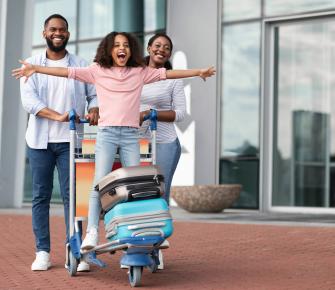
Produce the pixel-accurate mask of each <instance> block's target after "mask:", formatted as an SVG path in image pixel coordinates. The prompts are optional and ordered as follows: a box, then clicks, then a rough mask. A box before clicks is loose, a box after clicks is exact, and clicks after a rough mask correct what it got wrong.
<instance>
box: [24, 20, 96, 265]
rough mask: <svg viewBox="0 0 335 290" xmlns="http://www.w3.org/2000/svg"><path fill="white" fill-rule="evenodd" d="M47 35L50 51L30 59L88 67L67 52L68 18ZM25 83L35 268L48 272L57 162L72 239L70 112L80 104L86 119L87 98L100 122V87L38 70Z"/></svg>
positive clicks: (52, 23) (48, 26) (47, 25)
mask: <svg viewBox="0 0 335 290" xmlns="http://www.w3.org/2000/svg"><path fill="white" fill-rule="evenodd" d="M43 37H44V38H45V40H46V44H47V48H46V52H44V53H42V54H39V55H36V56H33V57H31V58H29V59H28V60H27V61H28V62H30V63H32V64H38V65H44V66H57V67H59V66H63V67H68V66H76V67H78V66H87V63H86V61H84V60H83V59H81V58H79V57H77V56H75V55H72V54H70V53H68V52H67V50H66V45H67V42H68V40H69V37H70V33H69V31H68V22H67V20H66V19H65V18H64V17H63V16H61V15H59V14H53V15H51V16H49V17H48V18H47V19H46V20H45V22H44V30H43ZM20 85H21V100H22V105H23V107H24V109H25V110H26V111H27V112H28V113H29V122H28V128H27V132H26V141H27V145H28V158H29V164H30V168H31V171H32V184H33V192H32V196H33V200H32V225H33V232H34V235H35V243H36V259H35V260H34V262H33V263H32V265H31V270H32V271H44V270H48V269H49V268H50V266H51V261H50V231H49V208H50V199H51V194H52V188H53V174H54V169H55V166H56V167H57V170H58V175H59V184H60V189H61V196H62V200H63V204H64V214H65V224H66V240H67V242H68V240H69V156H70V155H69V150H70V147H69V141H70V133H69V123H67V122H68V112H69V111H70V110H71V109H72V108H74V109H75V110H76V112H77V114H78V115H79V116H80V117H84V114H85V104H86V102H85V98H86V100H87V103H88V108H87V109H88V115H86V118H87V119H88V120H89V122H90V125H96V124H97V122H98V117H99V111H98V107H97V99H96V92H95V89H94V87H93V86H92V85H87V84H85V83H83V82H78V81H74V80H70V79H66V78H60V77H53V76H45V75H42V74H36V75H34V76H32V77H31V78H29V80H27V81H26V82H25V80H21V83H20ZM78 127H79V125H78ZM77 270H78V271H88V270H89V265H88V264H87V263H86V262H85V261H81V262H80V264H79V265H78V269H77Z"/></svg>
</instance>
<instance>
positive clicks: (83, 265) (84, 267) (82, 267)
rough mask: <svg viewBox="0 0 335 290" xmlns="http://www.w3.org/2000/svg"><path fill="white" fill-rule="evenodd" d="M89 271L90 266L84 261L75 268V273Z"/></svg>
mask: <svg viewBox="0 0 335 290" xmlns="http://www.w3.org/2000/svg"><path fill="white" fill-rule="evenodd" d="M89 271H90V264H89V263H87V262H86V261H84V260H80V263H79V264H78V267H77V272H89Z"/></svg>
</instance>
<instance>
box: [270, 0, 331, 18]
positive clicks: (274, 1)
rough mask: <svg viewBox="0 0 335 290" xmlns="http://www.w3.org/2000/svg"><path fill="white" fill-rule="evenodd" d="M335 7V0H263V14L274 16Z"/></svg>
mask: <svg viewBox="0 0 335 290" xmlns="http://www.w3.org/2000/svg"><path fill="white" fill-rule="evenodd" d="M330 8H335V0H294V1H293V0H265V15H266V16H275V15H284V14H292V13H299V12H310V11H313V10H322V9H330Z"/></svg>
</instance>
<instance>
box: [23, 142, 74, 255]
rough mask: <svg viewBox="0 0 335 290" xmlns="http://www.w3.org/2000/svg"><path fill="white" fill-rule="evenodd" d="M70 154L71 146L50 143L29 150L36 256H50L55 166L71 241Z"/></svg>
mask: <svg viewBox="0 0 335 290" xmlns="http://www.w3.org/2000/svg"><path fill="white" fill-rule="evenodd" d="M69 153H70V146H69V143H48V147H47V149H32V148H29V147H28V158H29V165H30V168H31V172H32V182H33V194H32V195H33V197H32V198H33V200H32V224H33V231H34V235H35V243H36V251H37V252H38V251H46V252H50V230H49V209H50V199H51V194H52V189H53V178H54V169H55V166H56V167H57V170H58V176H59V185H60V191H61V196H62V199H63V204H64V216H65V225H66V240H67V241H68V240H69V175H70V168H69V165H70V160H69V159H70V155H69Z"/></svg>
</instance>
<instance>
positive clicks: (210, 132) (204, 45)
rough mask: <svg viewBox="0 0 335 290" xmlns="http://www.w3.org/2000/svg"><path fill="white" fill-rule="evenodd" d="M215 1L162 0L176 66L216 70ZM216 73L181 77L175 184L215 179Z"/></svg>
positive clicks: (217, 23)
mask: <svg viewBox="0 0 335 290" xmlns="http://www.w3.org/2000/svg"><path fill="white" fill-rule="evenodd" d="M218 4H219V1H218V0H207V1H203V0H178V1H167V34H168V35H169V36H170V37H171V38H172V41H173V43H174V48H173V50H174V51H173V52H174V58H173V65H174V67H175V68H178V67H180V68H203V67H207V66H212V65H214V66H216V69H217V70H219V68H220V67H219V61H218V56H219V50H218V47H221V46H220V44H219V32H220V31H219V27H220V19H219V17H218V15H219V14H218V7H219V5H218ZM217 79H218V78H216V77H212V78H210V79H208V80H207V81H206V82H203V81H202V80H201V79H200V78H194V79H186V80H185V81H184V84H185V89H186V95H187V101H188V104H187V106H188V109H189V112H190V114H189V115H188V117H187V118H186V119H185V121H184V122H182V123H181V124H179V125H178V128H179V132H178V133H179V136H180V141H181V145H182V147H183V150H184V153H182V157H181V160H180V162H179V164H178V167H177V171H176V173H175V176H174V183H173V184H175V185H177V184H179V185H183V183H184V185H190V183H192V180H193V183H194V184H213V183H217V182H218V160H219V156H218V155H219V154H218V142H219V138H218V137H219V136H218V128H219V127H218V126H219V122H218V121H217V120H218V119H219V116H218V114H217V111H218V110H217V108H219V107H220V102H219V98H218V97H219V95H218V94H217ZM191 167H193V168H191Z"/></svg>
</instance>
